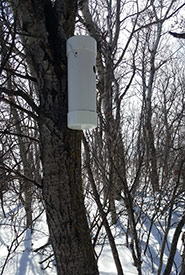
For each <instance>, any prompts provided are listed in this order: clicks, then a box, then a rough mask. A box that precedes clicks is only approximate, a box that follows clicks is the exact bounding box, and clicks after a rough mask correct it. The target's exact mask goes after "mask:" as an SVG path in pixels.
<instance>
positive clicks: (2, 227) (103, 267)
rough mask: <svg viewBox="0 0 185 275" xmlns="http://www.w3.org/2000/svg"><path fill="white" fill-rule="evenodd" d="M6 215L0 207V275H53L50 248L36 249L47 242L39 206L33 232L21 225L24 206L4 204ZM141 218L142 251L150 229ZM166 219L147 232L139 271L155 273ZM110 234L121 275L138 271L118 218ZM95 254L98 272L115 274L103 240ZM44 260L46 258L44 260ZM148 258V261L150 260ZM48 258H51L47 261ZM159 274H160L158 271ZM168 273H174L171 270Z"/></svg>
mask: <svg viewBox="0 0 185 275" xmlns="http://www.w3.org/2000/svg"><path fill="white" fill-rule="evenodd" d="M5 210H6V211H5V213H6V217H4V216H3V213H2V211H1V210H0V256H1V257H0V275H1V274H5V275H7V274H8V275H47V274H48V275H56V269H55V265H54V262H53V257H52V254H53V252H52V250H51V248H50V247H47V248H43V249H41V250H37V249H38V248H39V247H41V246H43V245H44V244H46V243H47V241H48V230H47V224H46V218H45V214H44V212H43V213H42V214H40V213H41V206H40V205H39V204H37V205H36V208H35V211H34V217H35V218H36V219H35V222H34V232H33V234H31V231H30V229H27V230H26V229H25V225H24V219H23V217H24V214H25V213H24V209H23V207H22V205H21V204H20V205H19V206H16V207H14V206H13V204H12V205H11V206H10V205H7V206H6V205H5ZM175 215H179V213H178V211H177V214H174V215H173V219H172V224H173V223H174V227H173V226H172V227H171V229H170V234H168V244H169V243H170V242H171V240H172V236H173V233H174V230H175V220H176V219H177V217H176V216H175ZM141 219H143V224H142V230H141V229H138V231H139V230H140V234H143V237H142V238H141V239H142V242H141V246H142V249H143V251H144V248H145V245H146V241H147V234H146V236H145V233H146V232H147V231H149V229H150V222H151V220H150V217H147V215H145V216H141ZM165 222H166V220H165V219H164V218H163V219H162V218H161V224H158V223H157V222H156V223H155V224H154V225H153V227H152V229H151V234H150V240H149V248H148V249H147V250H146V253H145V255H144V254H142V260H143V263H142V272H143V274H144V275H150V274H157V269H158V266H159V255H160V249H161V243H162V237H163V235H164V232H162V228H163V224H164V226H165ZM112 231H113V234H115V235H116V236H117V237H116V244H117V247H118V251H119V256H120V260H121V263H122V267H123V271H124V274H125V275H133V274H138V272H137V269H136V267H135V266H134V265H133V259H132V255H131V252H130V250H129V249H128V248H127V247H126V239H125V226H124V224H123V223H122V222H121V221H119V223H118V224H117V226H113V227H112ZM180 249H181V241H179V243H178V249H177V252H176V258H175V263H176V266H177V268H178V267H180V264H181V257H180ZM96 252H97V255H99V253H100V257H99V260H98V266H99V270H100V274H101V275H116V274H117V271H116V267H115V264H114V260H113V257H112V253H111V249H110V246H109V245H108V241H107V240H106V242H105V244H104V246H103V250H102V247H101V246H100V245H97V248H96ZM164 252H165V253H164V259H163V263H164V264H163V268H162V270H164V267H165V263H166V259H167V256H168V254H169V250H168V248H167V247H166V248H165V251H164ZM46 259H47V260H46ZM151 259H152V260H151ZM51 260H52V261H51ZM161 274H162V273H161ZM171 274H178V273H177V272H176V271H175V269H174V271H173V272H172V273H171Z"/></svg>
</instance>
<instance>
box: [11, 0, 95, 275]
mask: <svg viewBox="0 0 185 275" xmlns="http://www.w3.org/2000/svg"><path fill="white" fill-rule="evenodd" d="M10 2H11V1H10ZM11 4H12V3H11ZM12 7H13V10H14V15H15V16H16V15H18V22H19V28H20V32H21V33H22V42H23V44H24V46H25V52H26V56H27V61H28V65H29V68H30V72H31V75H32V76H33V77H34V78H36V80H37V84H36V89H37V91H38V94H39V97H40V106H39V113H38V115H39V130H40V149H41V159H42V165H43V197H44V201H45V207H46V214H47V222H48V226H49V232H50V238H51V243H52V246H53V250H54V254H55V259H56V264H57V272H58V274H59V275H78V274H79V275H83V274H84V275H85V274H88V275H91V274H92V275H96V274H98V269H97V263H96V261H95V257H94V252H93V248H92V244H91V239H90V232H89V228H88V224H87V218H86V211H85V206H84V201H83V192H82V184H81V147H80V146H81V133H80V132H78V131H71V130H68V129H67V126H66V121H67V119H66V117H67V72H66V66H67V62H66V50H65V49H66V39H67V38H68V37H69V36H71V35H73V30H74V22H75V15H76V7H77V1H76V0H75V1H71V0H70V1H69V0H68V1H67V0H66V1H58V0H56V1H55V3H54V4H53V5H52V3H51V1H50V0H45V1H33V0H32V1H31V0H27V1H25V0H20V1H19V2H16V3H14V4H13V6H12Z"/></svg>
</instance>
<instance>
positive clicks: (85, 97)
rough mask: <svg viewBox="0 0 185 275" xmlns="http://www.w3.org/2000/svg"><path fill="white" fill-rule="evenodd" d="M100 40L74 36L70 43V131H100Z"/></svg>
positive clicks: (68, 54)
mask: <svg viewBox="0 0 185 275" xmlns="http://www.w3.org/2000/svg"><path fill="white" fill-rule="evenodd" d="M96 54H97V45H96V40H95V39H94V38H92V37H90V36H85V35H79V36H73V37H71V38H69V39H68V40H67V60H68V128H70V129H74V130H87V129H92V128H96V127H97V113H96V70H95V67H96Z"/></svg>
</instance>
